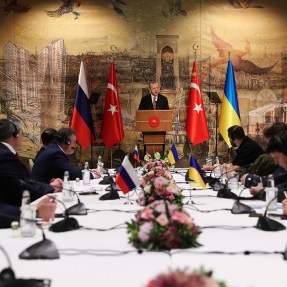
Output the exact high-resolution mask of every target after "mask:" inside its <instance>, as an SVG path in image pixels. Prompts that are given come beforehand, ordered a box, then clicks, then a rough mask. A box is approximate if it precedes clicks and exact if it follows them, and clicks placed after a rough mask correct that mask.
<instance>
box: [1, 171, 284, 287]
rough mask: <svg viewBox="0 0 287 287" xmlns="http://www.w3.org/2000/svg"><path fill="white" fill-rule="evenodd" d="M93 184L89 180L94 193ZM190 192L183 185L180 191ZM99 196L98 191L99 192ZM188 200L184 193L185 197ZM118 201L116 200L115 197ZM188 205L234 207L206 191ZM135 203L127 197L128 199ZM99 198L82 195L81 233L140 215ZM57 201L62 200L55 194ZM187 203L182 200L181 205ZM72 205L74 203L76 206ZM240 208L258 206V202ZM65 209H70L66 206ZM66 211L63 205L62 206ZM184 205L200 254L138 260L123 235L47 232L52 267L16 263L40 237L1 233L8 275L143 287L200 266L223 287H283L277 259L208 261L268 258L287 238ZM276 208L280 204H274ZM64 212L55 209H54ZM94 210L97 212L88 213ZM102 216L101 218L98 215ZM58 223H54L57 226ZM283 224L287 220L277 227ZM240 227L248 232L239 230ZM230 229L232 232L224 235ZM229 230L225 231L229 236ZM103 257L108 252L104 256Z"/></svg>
mask: <svg viewBox="0 0 287 287" xmlns="http://www.w3.org/2000/svg"><path fill="white" fill-rule="evenodd" d="M175 178H176V180H177V181H181V182H182V181H184V177H183V175H181V174H178V173H177V174H175ZM97 182H98V180H93V183H92V184H93V185H95V186H97V189H98V185H97ZM182 187H185V188H186V189H188V188H189V187H190V186H189V185H188V184H182ZM99 192H100V193H101V194H103V193H105V191H104V190H99ZM184 194H185V195H186V196H188V195H189V191H188V190H184ZM121 195H122V194H121ZM191 195H192V200H193V201H194V203H195V204H194V206H195V207H196V208H197V209H200V210H214V209H222V208H231V207H232V205H233V202H234V200H231V199H222V198H217V197H216V192H215V191H213V190H210V189H206V190H192V191H191ZM136 197H137V196H136V194H134V195H133V197H132V198H133V199H135V198H136ZM98 198H99V195H82V196H80V199H81V201H82V202H84V203H85V205H86V207H87V208H89V209H90V211H89V214H88V215H87V216H73V217H74V218H76V219H77V220H78V222H79V224H80V225H81V226H84V227H89V228H103V229H108V228H111V227H113V226H116V225H118V224H122V223H125V222H126V221H130V220H131V219H133V218H134V215H135V213H132V212H130V213H127V212H118V211H113V210H121V211H136V210H139V209H141V207H140V206H138V205H137V204H136V203H135V202H134V204H133V205H128V204H124V203H125V202H126V199H124V198H121V199H120V200H113V201H99V200H98ZM59 199H60V195H59ZM188 199H189V198H188V197H187V198H185V202H186V201H187V200H188ZM74 203H75V202H74ZM244 203H247V204H252V205H256V206H257V207H260V206H262V207H264V206H265V203H264V202H260V201H256V202H255V201H252V202H251V201H245V202H244ZM70 205H71V204H70ZM68 206H69V205H68ZM194 206H188V207H187V208H186V210H187V211H188V212H189V214H190V215H191V216H192V218H193V219H194V221H195V223H196V224H197V225H199V226H201V227H203V229H202V233H201V234H200V236H199V238H198V241H199V243H201V244H202V246H201V247H199V248H195V249H187V250H173V251H171V252H170V255H169V254H168V253H165V252H143V253H142V254H138V253H137V252H136V250H135V249H134V248H133V247H132V245H130V244H129V243H128V235H127V233H126V229H125V228H119V229H115V230H111V231H93V230H84V229H80V230H75V231H70V232H63V233H53V232H50V231H48V229H45V234H46V237H47V238H48V239H50V240H52V241H53V242H54V243H55V244H56V246H57V248H58V250H59V253H60V259H56V260H31V261H28V260H20V259H19V258H18V256H19V254H20V253H21V252H22V251H23V250H24V249H26V248H27V247H29V246H31V245H32V244H34V243H36V242H39V241H40V240H41V239H42V234H41V231H40V230H38V231H37V234H36V236H35V237H33V238H21V237H18V238H13V237H12V236H11V230H10V229H5V230H1V231H0V244H1V246H3V248H4V249H5V250H6V251H7V253H8V254H9V257H10V259H11V262H12V268H13V270H14V271H15V273H16V277H17V278H49V279H51V280H52V285H51V286H53V287H63V286H72V287H73V286H101V287H118V286H124V287H143V286H145V284H146V283H147V282H148V281H149V279H151V278H153V277H155V276H156V275H158V274H159V273H166V272H168V271H169V270H170V269H177V268H187V269H188V270H190V271H192V270H195V269H199V268H200V267H201V266H204V268H205V269H206V270H210V269H211V270H213V272H214V275H213V277H214V278H216V279H218V280H223V281H225V283H226V284H227V286H233V287H235V286H236V287H239V286H240V287H251V286H254V287H257V286H258V287H270V286H276V287H280V286H282V287H283V286H286V282H284V280H286V279H284V278H285V272H286V269H287V261H284V260H283V256H282V255H280V254H265V255H264V254H251V255H249V256H247V255H243V254H235V255H225V254H208V252H213V251H219V252H244V251H247V250H249V251H263V252H270V253H273V252H274V251H280V252H281V251H282V252H283V251H284V250H285V248H286V243H287V231H286V230H284V231H279V232H266V231H261V230H258V229H256V228H253V226H255V225H256V222H257V220H258V219H257V218H251V217H249V216H248V215H246V214H242V215H233V214H231V212H230V211H216V212H210V213H202V212H199V211H196V210H194ZM279 206H280V205H279ZM62 209H63V208H62V207H61V206H60V205H58V210H62ZM94 210H98V211H94ZM99 210H102V211H99ZM58 220H61V219H59V218H57V219H55V222H56V221H58ZM276 220H277V221H280V222H281V223H283V224H284V225H286V223H287V221H284V220H280V219H278V218H276ZM223 225H224V226H226V227H225V228H226V229H225V228H219V227H218V228H206V229H204V227H206V226H223ZM239 226H244V227H250V228H243V229H237V227H239ZM231 227H234V229H235V230H230V228H231ZM228 228H229V229H228ZM104 250H106V251H104ZM103 251H104V253H107V252H110V253H112V252H117V253H119V252H124V251H127V252H129V253H127V254H125V255H114V256H112V255H110V256H104V254H103V253H102V255H100V253H101V252H103ZM5 267H7V263H6V259H5V257H4V255H3V254H2V253H0V271H1V270H2V269H4V268H5Z"/></svg>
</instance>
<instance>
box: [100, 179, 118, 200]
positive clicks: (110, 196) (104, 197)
mask: <svg viewBox="0 0 287 287" xmlns="http://www.w3.org/2000/svg"><path fill="white" fill-rule="evenodd" d="M109 188H110V190H111V191H110V192H108V193H105V194H103V195H102V196H101V197H100V198H99V200H114V199H120V196H119V194H118V191H117V184H116V183H115V182H113V183H111V184H110V186H109Z"/></svg>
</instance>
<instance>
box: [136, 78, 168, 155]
mask: <svg viewBox="0 0 287 287" xmlns="http://www.w3.org/2000/svg"><path fill="white" fill-rule="evenodd" d="M149 92H150V94H148V95H146V96H144V97H142V99H141V102H140V105H139V110H169V105H168V99H167V97H165V96H163V95H161V94H160V93H159V92H160V88H159V84H158V83H155V82H151V83H150V84H149ZM162 135H163V136H165V132H163V133H162ZM145 136H149V133H146V132H145V133H143V137H144V138H145ZM147 146H149V148H151V149H152V150H153V151H154V152H155V151H160V153H161V154H163V153H164V149H165V145H164V144H162V145H161V144H155V145H147V144H144V154H146V153H147ZM159 146H160V147H159Z"/></svg>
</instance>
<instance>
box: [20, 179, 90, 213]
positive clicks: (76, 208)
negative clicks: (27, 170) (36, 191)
mask: <svg viewBox="0 0 287 287" xmlns="http://www.w3.org/2000/svg"><path fill="white" fill-rule="evenodd" d="M19 181H20V184H21V185H22V186H23V187H24V188H25V189H27V190H29V186H30V184H33V183H38V182H37V181H35V180H32V179H28V180H22V179H20V180H19ZM51 186H52V187H55V188H59V189H61V190H68V189H66V188H63V187H62V186H59V185H51ZM69 191H70V192H73V193H74V194H75V195H76V197H77V199H78V203H77V204H75V205H73V206H71V207H69V208H66V206H64V207H65V212H66V214H67V215H87V214H88V212H87V208H86V206H85V205H84V203H82V202H81V201H80V197H79V195H78V194H77V192H76V191H74V190H70V189H69ZM46 195H47V194H46ZM62 204H63V202H62Z"/></svg>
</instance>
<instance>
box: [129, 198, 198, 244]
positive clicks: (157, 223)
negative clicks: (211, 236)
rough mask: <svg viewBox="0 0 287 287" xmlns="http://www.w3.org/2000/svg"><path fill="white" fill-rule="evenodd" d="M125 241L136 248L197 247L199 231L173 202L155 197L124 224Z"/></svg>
mask: <svg viewBox="0 0 287 287" xmlns="http://www.w3.org/2000/svg"><path fill="white" fill-rule="evenodd" d="M127 229H128V233H129V234H130V237H129V242H130V243H132V244H133V245H134V246H135V247H136V248H138V249H148V250H170V249H174V248H190V247H197V246H200V244H199V243H198V242H197V240H196V239H197V236H198V235H199V233H200V231H199V230H198V228H197V227H196V225H195V224H194V222H193V221H192V219H191V218H190V216H189V214H188V213H186V212H185V211H183V210H182V209H181V207H179V206H178V205H176V204H172V203H170V202H169V201H165V200H157V201H154V202H153V203H151V204H150V205H148V206H146V207H144V208H143V209H142V210H140V211H139V212H138V213H137V214H136V218H135V220H132V221H131V223H127Z"/></svg>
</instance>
